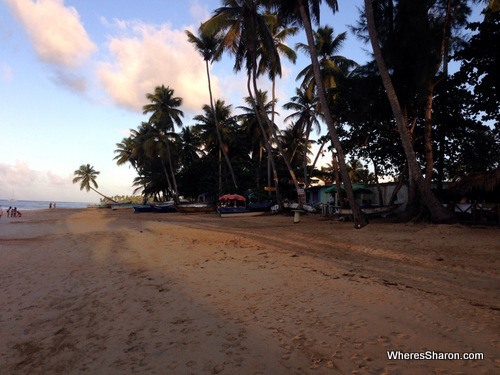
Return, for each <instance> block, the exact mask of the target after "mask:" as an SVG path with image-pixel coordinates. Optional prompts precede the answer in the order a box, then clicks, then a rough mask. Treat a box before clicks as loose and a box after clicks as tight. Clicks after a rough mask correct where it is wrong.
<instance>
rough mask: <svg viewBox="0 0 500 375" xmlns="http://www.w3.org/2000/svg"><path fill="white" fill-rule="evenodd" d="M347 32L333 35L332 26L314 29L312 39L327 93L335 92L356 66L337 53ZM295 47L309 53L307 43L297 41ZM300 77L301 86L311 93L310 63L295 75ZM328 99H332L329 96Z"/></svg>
mask: <svg viewBox="0 0 500 375" xmlns="http://www.w3.org/2000/svg"><path fill="white" fill-rule="evenodd" d="M346 38H347V34H346V33H345V32H343V33H340V34H339V35H337V36H334V31H333V28H331V27H330V26H325V27H320V28H318V30H316V31H314V40H315V48H316V53H317V55H318V59H319V61H318V63H319V65H320V69H321V76H322V78H323V86H324V87H325V90H326V92H327V93H330V94H331V93H335V91H336V90H335V89H336V88H337V87H338V86H339V84H341V83H342V81H343V80H344V79H345V77H346V76H347V75H348V74H349V73H350V72H351V71H352V69H353V68H355V67H357V66H358V64H356V62H355V61H353V60H350V59H348V58H346V57H344V56H341V55H338V52H339V51H340V49H341V48H342V47H343V45H344V43H345V40H346ZM296 48H297V49H298V50H301V51H302V52H304V53H305V54H307V55H310V51H309V45H307V44H304V43H297V45H296ZM300 78H302V80H303V81H302V87H304V88H305V89H306V90H307V92H308V93H310V94H312V93H313V92H314V91H315V90H316V80H315V79H314V68H313V65H312V64H310V65H308V66H306V67H305V68H304V69H302V71H300V72H299V74H298V75H297V80H298V79H300ZM330 99H334V98H333V97H331V98H330Z"/></svg>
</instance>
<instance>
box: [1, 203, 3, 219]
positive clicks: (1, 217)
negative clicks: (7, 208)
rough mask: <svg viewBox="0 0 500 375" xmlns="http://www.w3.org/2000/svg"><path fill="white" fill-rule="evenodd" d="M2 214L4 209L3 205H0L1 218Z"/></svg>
mask: <svg viewBox="0 0 500 375" xmlns="http://www.w3.org/2000/svg"><path fill="white" fill-rule="evenodd" d="M2 215H3V209H2V206H0V219H1V218H2Z"/></svg>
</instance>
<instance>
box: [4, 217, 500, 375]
mask: <svg viewBox="0 0 500 375" xmlns="http://www.w3.org/2000/svg"><path fill="white" fill-rule="evenodd" d="M499 253H500V229H499V228H498V227H496V228H495V227H466V226H461V225H451V226H450V225H447V226H444V225H440V226H435V225H427V224H390V223H385V222H381V221H372V223H371V224H370V225H369V226H368V227H366V228H364V229H361V230H355V229H354V228H353V225H352V223H343V222H338V221H334V220H332V219H329V218H324V217H322V216H320V215H310V216H306V217H302V220H301V222H300V223H299V224H293V219H292V217H290V216H284V215H275V216H266V217H253V218H237V219H236V218H228V219H221V218H219V217H218V216H216V215H215V214H201V215H197V214H192V215H185V214H178V213H174V214H153V213H143V214H134V213H132V212H131V211H128V210H126V211H124V210H117V211H112V210H97V209H82V210H64V209H55V210H43V211H31V212H28V211H26V212H24V215H23V217H22V218H6V217H5V216H3V217H2V218H1V219H0V282H1V286H2V287H1V288H0V301H1V304H2V306H1V309H0V373H1V374H80V373H88V374H273V375H274V374H498V373H500V355H499V354H500V341H499V337H500V336H499V333H500V328H499V327H500V321H499V316H500V302H499V301H500V299H499V296H500V293H499V286H500V277H499V274H498V260H499ZM388 351H399V352H400V355H401V356H403V355H407V356H409V355H413V356H420V355H422V356H429V355H430V356H432V358H437V357H436V356H438V355H441V357H440V358H442V357H443V356H445V355H448V353H459V355H460V356H461V357H463V356H464V355H468V354H470V353H474V354H475V355H478V354H479V355H481V354H482V355H483V356H484V358H483V359H476V360H465V359H463V358H462V359H455V360H439V359H430V360H424V359H412V360H403V359H394V358H388V354H387V353H388Z"/></svg>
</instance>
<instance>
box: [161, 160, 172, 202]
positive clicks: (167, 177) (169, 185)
mask: <svg viewBox="0 0 500 375" xmlns="http://www.w3.org/2000/svg"><path fill="white" fill-rule="evenodd" d="M159 158H160V162H161V166H162V167H163V173H164V174H165V178H166V179H167V185H168V190H169V191H170V193H171V194H172V195H173V192H174V189H173V188H172V182H171V181H170V177H169V176H168V172H167V168H165V163H164V162H163V158H162V157H161V156H160V157H159Z"/></svg>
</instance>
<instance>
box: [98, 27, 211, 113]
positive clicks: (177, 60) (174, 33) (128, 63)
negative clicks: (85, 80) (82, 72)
mask: <svg viewBox="0 0 500 375" xmlns="http://www.w3.org/2000/svg"><path fill="white" fill-rule="evenodd" d="M116 22H117V25H118V26H119V27H120V29H121V30H122V31H126V33H124V34H123V35H122V36H119V37H111V38H110V39H109V42H108V48H109V53H110V57H111V61H108V62H101V63H100V64H99V65H98V76H99V79H100V80H101V83H102V85H103V86H104V89H105V90H106V92H107V93H108V94H109V95H110V96H111V97H112V98H113V100H114V101H115V102H116V103H117V104H119V105H121V106H124V107H127V108H130V109H134V110H140V109H141V108H142V106H143V105H144V104H147V100H146V98H145V96H146V94H147V93H151V92H154V89H155V87H157V86H160V85H162V84H163V85H165V86H169V87H170V88H172V89H174V95H175V96H177V97H181V98H182V99H183V104H182V107H181V109H182V110H184V111H197V112H198V111H199V110H200V108H201V106H202V105H203V104H205V103H207V102H208V88H207V79H206V71H205V63H204V61H203V59H202V58H201V56H200V55H199V54H198V53H197V52H196V51H195V49H194V48H193V46H192V45H191V44H190V43H189V42H188V41H187V37H186V35H185V33H184V30H175V29H171V27H170V25H168V24H163V25H160V26H152V25H147V24H144V23H140V22H130V23H127V28H126V30H125V29H124V24H123V21H116ZM212 85H213V90H214V92H215V93H218V89H217V87H218V82H217V79H216V78H214V79H213V82H212Z"/></svg>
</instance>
